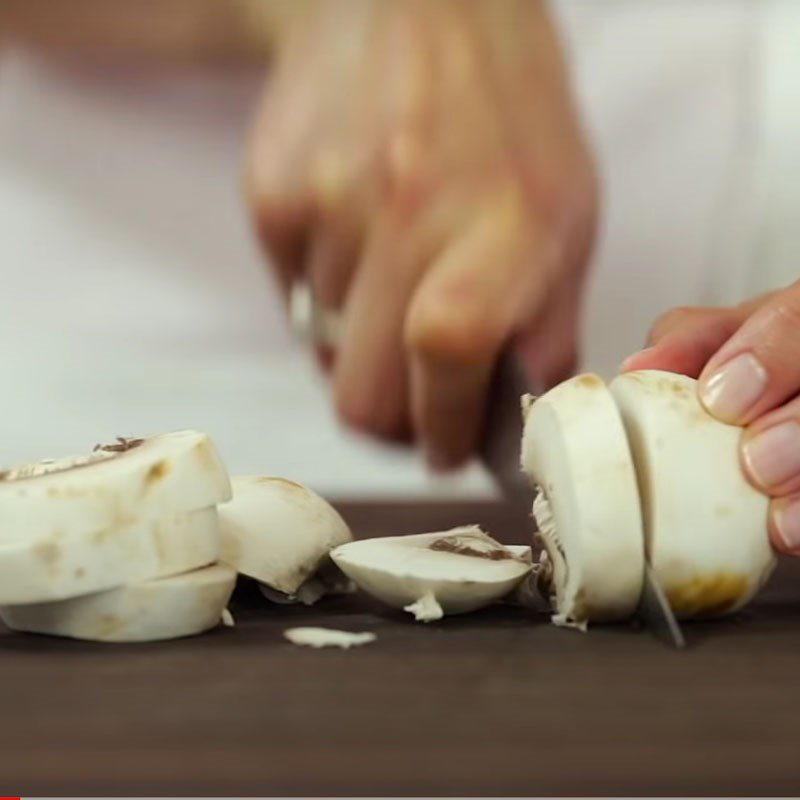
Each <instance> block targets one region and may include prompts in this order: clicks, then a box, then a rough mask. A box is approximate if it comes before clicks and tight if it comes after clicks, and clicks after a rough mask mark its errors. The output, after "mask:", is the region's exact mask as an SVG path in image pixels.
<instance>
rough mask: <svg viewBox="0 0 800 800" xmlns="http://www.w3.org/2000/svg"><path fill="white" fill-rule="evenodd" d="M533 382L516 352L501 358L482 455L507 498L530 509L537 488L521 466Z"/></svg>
mask: <svg viewBox="0 0 800 800" xmlns="http://www.w3.org/2000/svg"><path fill="white" fill-rule="evenodd" d="M528 392H530V383H529V381H528V378H527V376H526V375H525V373H524V372H523V370H522V367H521V365H520V364H519V361H518V360H517V358H516V357H515V355H514V353H513V352H511V351H509V352H507V353H505V354H504V356H503V357H502V358H501V359H500V361H499V363H498V365H497V368H496V370H495V374H494V377H493V381H492V385H491V389H490V392H489V397H488V400H487V408H486V417H485V422H484V430H483V436H482V439H481V443H480V446H479V453H478V455H479V457H480V460H481V461H482V463H483V464H484V466H485V467H486V468H487V469H488V471H489V473H490V474H491V475H492V477H493V478H494V480H495V482H496V483H497V486H498V488H499V489H500V491H501V492H502V494H503V497H504V499H506V500H507V501H509V502H512V503H515V504H520V505H521V506H524V508H525V512H526V513H528V512H529V511H530V508H531V505H532V503H533V495H534V491H533V488H532V487H531V485H530V483H529V482H528V480H527V478H526V477H525V475H524V474H523V472H522V469H521V466H520V446H521V444H522V430H523V427H524V423H523V419H522V408H521V405H520V401H521V398H522V395H524V394H526V393H528Z"/></svg>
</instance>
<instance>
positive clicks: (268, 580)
mask: <svg viewBox="0 0 800 800" xmlns="http://www.w3.org/2000/svg"><path fill="white" fill-rule="evenodd" d="M232 485H233V500H231V501H230V502H229V503H226V504H225V505H223V506H221V507H220V509H219V515H220V530H221V538H222V544H221V554H220V560H221V561H223V562H224V563H226V564H230V565H231V566H232V567H234V568H235V569H236V570H237V571H238V572H240V573H242V575H247V576H249V577H251V578H255V579H256V580H258V581H260V582H261V583H262V584H263V585H265V586H266V587H268V588H269V589H272V590H274V591H277V592H280V593H282V594H283V595H286V596H287V599H289V600H291V599H292V598H293V597H294V596H296V595H297V594H298V592H299V591H300V589H301V587H302V586H303V585H304V584H305V583H306V582H307V581H309V579H312V578H313V576H314V575H315V574H316V573H317V571H318V570H319V569H320V568H321V567H322V566H323V565H324V564H325V562H326V561H327V559H328V554H329V553H330V551H331V550H332V549H333V548H334V547H336V546H337V545H340V544H343V543H345V542H349V541H351V540H352V538H353V535H352V533H351V532H350V529H349V528H348V527H347V524H346V523H345V521H344V520H343V519H342V518H341V516H340V515H339V513H338V512H337V511H336V510H335V509H334V508H333V506H331V505H330V504H329V503H327V502H326V501H325V500H323V499H322V498H321V497H320V496H319V495H318V494H316V493H315V492H313V491H311V489H308V488H306V487H305V486H301V485H300V484H298V483H293V482H292V481H288V480H284V479H283V478H273V477H257V476H246V477H235V478H233V480H232Z"/></svg>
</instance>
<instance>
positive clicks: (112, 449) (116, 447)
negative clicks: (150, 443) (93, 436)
mask: <svg viewBox="0 0 800 800" xmlns="http://www.w3.org/2000/svg"><path fill="white" fill-rule="evenodd" d="M143 443H144V439H134V438H131V439H128V438H126V437H124V436H117V441H116V442H115V443H114V444H96V445H95V446H94V449H93V450H92V452H93V453H96V452H97V451H98V450H101V451H103V452H105V453H127V452H128V450H133V448H134V447H139V445H140V444H143Z"/></svg>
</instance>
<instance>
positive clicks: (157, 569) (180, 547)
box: [0, 508, 219, 605]
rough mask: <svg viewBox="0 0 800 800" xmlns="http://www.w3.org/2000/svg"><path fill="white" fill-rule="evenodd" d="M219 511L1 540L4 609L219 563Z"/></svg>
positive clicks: (0, 585) (0, 601)
mask: <svg viewBox="0 0 800 800" xmlns="http://www.w3.org/2000/svg"><path fill="white" fill-rule="evenodd" d="M218 555H219V525H218V521H217V511H216V508H208V509H203V510H200V511H192V512H188V513H178V514H171V515H169V516H167V517H165V518H163V519H159V520H144V521H135V522H132V523H129V524H126V525H122V526H120V527H118V528H112V529H110V530H101V531H87V532H83V533H73V534H71V535H59V534H57V533H51V535H49V536H29V537H12V536H2V537H0V605H12V604H21V603H41V602H45V601H49V600H63V599H66V598H69V597H76V596H79V595H84V594H91V593H93V592H99V591H103V590H105V589H111V588H114V587H117V586H122V585H123V584H127V583H136V582H139V581H146V580H151V579H154V578H160V577H164V576H167V575H174V574H177V573H180V572H188V571H189V570H193V569H198V568H199V567H204V566H206V565H208V564H211V563H213V562H214V561H216V560H217V556H218Z"/></svg>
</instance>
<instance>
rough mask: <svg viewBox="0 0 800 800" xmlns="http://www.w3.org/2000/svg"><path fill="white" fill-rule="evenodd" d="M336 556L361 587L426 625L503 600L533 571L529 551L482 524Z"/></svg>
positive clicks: (350, 547) (344, 549)
mask: <svg viewBox="0 0 800 800" xmlns="http://www.w3.org/2000/svg"><path fill="white" fill-rule="evenodd" d="M526 556H527V557H526ZM331 558H333V560H334V562H336V564H337V565H338V566H339V567H340V568H341V570H342V571H343V572H344V573H345V575H347V576H348V577H349V578H351V579H352V580H353V581H354V582H355V583H356V585H357V586H359V588H361V589H363V590H364V591H365V592H367V593H368V594H370V595H372V596H373V597H375V598H377V599H378V600H381V601H383V602H384V603H386V604H387V605H390V606H392V607H394V608H402V609H404V610H406V611H408V612H409V613H411V614H413V615H414V617H415V619H417V620H418V621H421V622H430V621H432V620H436V619H440V618H441V617H442V616H444V615H445V614H461V613H464V612H466V611H473V610H475V609H477V608H481V607H482V606H485V605H488V604H489V603H493V602H495V601H498V600H500V599H502V598H503V597H505V596H506V595H508V594H509V593H511V592H512V591H513V590H514V589H515V588H516V587H517V585H518V584H519V583H520V582H521V581H522V580H523V579H524V578H525V576H526V575H527V574H528V573H529V572H530V571H531V564H530V553H529V549H528V548H520V549H512V548H510V547H504V546H503V545H502V544H500V543H499V542H497V541H495V540H494V539H492V538H491V537H490V536H488V535H487V534H486V533H484V532H483V531H482V530H481V529H480V528H479V527H477V526H476V525H472V526H467V527H463V528H455V529H453V530H451V531H444V532H442V533H422V534H417V535H415V536H392V537H389V538H379V539H364V540H362V541H358V542H351V543H349V544H344V545H341V546H339V547H337V548H336V549H335V550H334V551H333V552H332V553H331Z"/></svg>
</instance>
